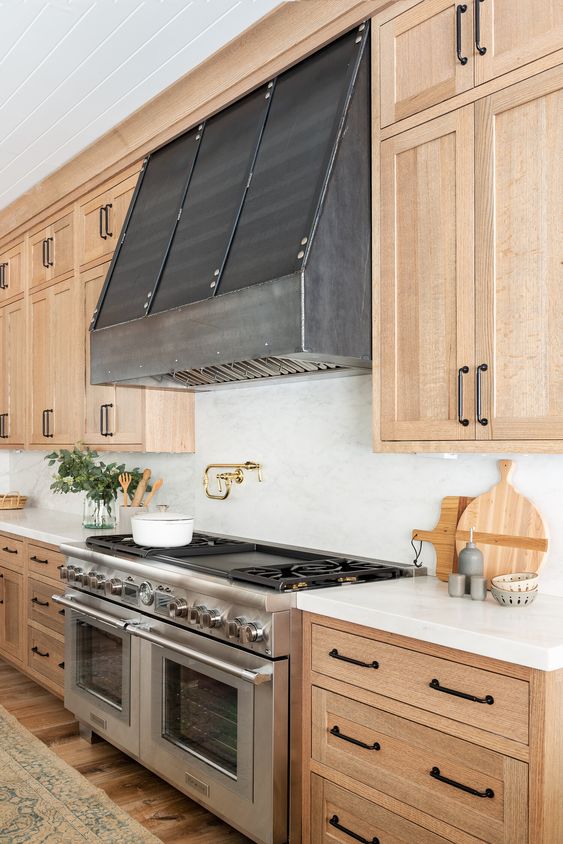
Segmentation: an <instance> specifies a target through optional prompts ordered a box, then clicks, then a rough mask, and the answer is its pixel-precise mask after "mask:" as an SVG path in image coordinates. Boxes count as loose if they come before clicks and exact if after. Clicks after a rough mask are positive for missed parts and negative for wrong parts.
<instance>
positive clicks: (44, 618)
mask: <svg viewBox="0 0 563 844" xmlns="http://www.w3.org/2000/svg"><path fill="white" fill-rule="evenodd" d="M53 592H54V587H53V586H49V584H48V583H41V582H40V581H38V580H32V579H31V578H30V579H29V582H28V591H27V595H28V605H27V616H28V618H29V620H30V621H36V622H38V624H43V625H44V626H45V627H50V628H51V630H54V631H55V633H60V635H61V636H62V635H63V634H64V609H61V607H60V606H59V605H58V604H55V602H54V601H53Z"/></svg>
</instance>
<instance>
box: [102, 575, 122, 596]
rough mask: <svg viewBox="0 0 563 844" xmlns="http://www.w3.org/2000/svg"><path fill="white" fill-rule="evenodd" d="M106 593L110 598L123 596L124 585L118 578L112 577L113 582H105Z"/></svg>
mask: <svg viewBox="0 0 563 844" xmlns="http://www.w3.org/2000/svg"><path fill="white" fill-rule="evenodd" d="M104 591H105V593H106V595H107V596H108V597H111V596H112V595H121V593H122V592H123V583H122V581H121V580H120V579H119V578H118V577H112V578H111V580H106V581H105V583H104Z"/></svg>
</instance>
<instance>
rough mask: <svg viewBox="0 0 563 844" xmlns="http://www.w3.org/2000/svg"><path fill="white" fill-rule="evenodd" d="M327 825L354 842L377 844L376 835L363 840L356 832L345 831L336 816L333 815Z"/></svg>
mask: <svg viewBox="0 0 563 844" xmlns="http://www.w3.org/2000/svg"><path fill="white" fill-rule="evenodd" d="M329 824H330V825H331V826H333V827H334V828H335V829H339V830H340V832H343V833H344V834H345V835H349V836H350V838H353V839H354V841H360V842H361V844H379V838H378V837H377V836H376V835H374V836H373V838H369V839H368V838H364V836H363V835H358V833H357V832H352V830H351V829H347V828H346V827H345V826H342V824H341V823H340V819H339V817H338V815H333V816H332V818H331V819H330V820H329Z"/></svg>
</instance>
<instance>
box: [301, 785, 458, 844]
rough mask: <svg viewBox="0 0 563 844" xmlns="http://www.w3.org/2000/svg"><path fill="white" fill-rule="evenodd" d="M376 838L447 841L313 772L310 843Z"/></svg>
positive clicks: (395, 843)
mask: <svg viewBox="0 0 563 844" xmlns="http://www.w3.org/2000/svg"><path fill="white" fill-rule="evenodd" d="M336 824H338V826H337V825H336ZM374 838H379V839H380V842H381V844H415V842H416V844H448V842H447V841H446V839H445V838H442V837H441V836H440V835H435V834H434V833H433V832H430V831H429V830H427V829H424V828H423V827H421V826H418V824H414V823H411V822H410V821H407V820H406V819H405V818H402V817H401V816H400V815H395V814H394V813H393V812H390V811H389V810H388V809H384V808H383V807H381V806H378V805H377V804H376V803H371V802H370V801H369V800H364V798H363V797H358V796H357V795H355V794H352V793H351V792H350V791H347V790H346V789H344V788H341V787H340V786H338V785H335V784H334V783H332V782H329V781H328V780H323V779H322V778H321V777H318V776H316V775H315V774H313V775H312V776H311V844H347V842H350V844H353V842H355V841H368V842H371V841H373V840H374Z"/></svg>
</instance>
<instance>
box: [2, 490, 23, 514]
mask: <svg viewBox="0 0 563 844" xmlns="http://www.w3.org/2000/svg"><path fill="white" fill-rule="evenodd" d="M26 501H27V496H25V495H20V494H19V492H7V493H6V494H5V495H2V494H1V493H0V510H23V508H24V507H25V504H26Z"/></svg>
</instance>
